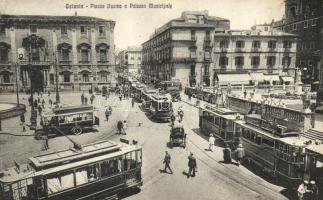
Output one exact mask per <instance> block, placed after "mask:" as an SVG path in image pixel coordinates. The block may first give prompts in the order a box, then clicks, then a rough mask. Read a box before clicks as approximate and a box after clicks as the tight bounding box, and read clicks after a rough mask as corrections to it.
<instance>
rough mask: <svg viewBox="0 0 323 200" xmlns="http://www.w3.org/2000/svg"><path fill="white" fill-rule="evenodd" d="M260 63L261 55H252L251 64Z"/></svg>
mask: <svg viewBox="0 0 323 200" xmlns="http://www.w3.org/2000/svg"><path fill="white" fill-rule="evenodd" d="M259 64H260V57H259V56H252V57H251V65H252V66H258V65H259Z"/></svg>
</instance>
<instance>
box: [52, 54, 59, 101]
mask: <svg viewBox="0 0 323 200" xmlns="http://www.w3.org/2000/svg"><path fill="white" fill-rule="evenodd" d="M53 54H54V55H53V56H54V67H55V79H56V84H55V87H56V103H60V97H59V91H58V69H57V56H56V51H55V53H53Z"/></svg>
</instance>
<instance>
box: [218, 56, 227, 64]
mask: <svg viewBox="0 0 323 200" xmlns="http://www.w3.org/2000/svg"><path fill="white" fill-rule="evenodd" d="M219 64H220V66H227V65H228V57H226V56H221V57H220V60H219Z"/></svg>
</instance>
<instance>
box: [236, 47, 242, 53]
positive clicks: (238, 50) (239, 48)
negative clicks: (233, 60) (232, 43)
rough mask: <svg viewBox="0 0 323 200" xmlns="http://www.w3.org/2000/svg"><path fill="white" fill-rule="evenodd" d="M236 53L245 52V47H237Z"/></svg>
mask: <svg viewBox="0 0 323 200" xmlns="http://www.w3.org/2000/svg"><path fill="white" fill-rule="evenodd" d="M234 51H235V52H243V51H244V48H243V47H236V48H235V49H234Z"/></svg>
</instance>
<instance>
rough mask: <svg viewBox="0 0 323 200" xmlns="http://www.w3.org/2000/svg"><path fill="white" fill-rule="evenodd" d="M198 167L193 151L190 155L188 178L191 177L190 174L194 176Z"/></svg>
mask: <svg viewBox="0 0 323 200" xmlns="http://www.w3.org/2000/svg"><path fill="white" fill-rule="evenodd" d="M196 169H197V165H196V159H195V157H194V156H193V153H192V152H191V153H190V156H188V175H187V178H189V177H190V176H192V177H194V176H195V170H196Z"/></svg>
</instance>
